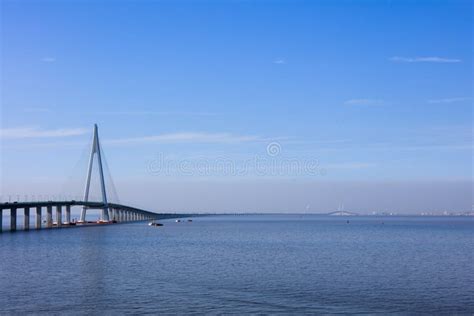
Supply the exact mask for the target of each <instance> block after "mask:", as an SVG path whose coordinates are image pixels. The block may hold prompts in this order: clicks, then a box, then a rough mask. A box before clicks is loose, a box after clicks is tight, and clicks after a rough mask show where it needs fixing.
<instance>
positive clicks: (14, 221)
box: [10, 208, 16, 232]
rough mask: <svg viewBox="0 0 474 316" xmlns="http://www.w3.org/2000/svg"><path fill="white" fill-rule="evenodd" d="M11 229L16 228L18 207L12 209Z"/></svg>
mask: <svg viewBox="0 0 474 316" xmlns="http://www.w3.org/2000/svg"><path fill="white" fill-rule="evenodd" d="M10 230H11V231H12V232H14V231H15V230H16V208H11V209H10Z"/></svg>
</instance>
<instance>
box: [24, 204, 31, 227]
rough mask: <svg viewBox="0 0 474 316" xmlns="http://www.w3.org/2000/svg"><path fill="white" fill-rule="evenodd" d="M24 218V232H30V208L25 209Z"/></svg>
mask: <svg viewBox="0 0 474 316" xmlns="http://www.w3.org/2000/svg"><path fill="white" fill-rule="evenodd" d="M24 213H25V214H24V215H25V216H24V217H23V229H24V230H29V229H30V208H29V207H25V208H24Z"/></svg>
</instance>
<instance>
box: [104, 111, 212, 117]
mask: <svg viewBox="0 0 474 316" xmlns="http://www.w3.org/2000/svg"><path fill="white" fill-rule="evenodd" d="M99 114H103V115H162V116H215V115H218V114H217V113H214V112H191V111H175V112H173V111H170V112H168V111H149V110H136V111H110V112H99Z"/></svg>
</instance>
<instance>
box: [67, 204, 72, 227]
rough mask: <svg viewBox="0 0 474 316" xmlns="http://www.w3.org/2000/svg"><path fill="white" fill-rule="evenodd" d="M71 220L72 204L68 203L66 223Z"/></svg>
mask: <svg viewBox="0 0 474 316" xmlns="http://www.w3.org/2000/svg"><path fill="white" fill-rule="evenodd" d="M70 222H71V205H66V223H68V224H69V223H70Z"/></svg>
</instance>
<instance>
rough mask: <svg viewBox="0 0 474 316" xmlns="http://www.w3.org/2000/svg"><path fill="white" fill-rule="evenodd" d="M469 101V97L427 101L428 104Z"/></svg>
mask: <svg viewBox="0 0 474 316" xmlns="http://www.w3.org/2000/svg"><path fill="white" fill-rule="evenodd" d="M468 100H471V98H469V97H458V98H445V99H435V100H428V103H455V102H463V101H468Z"/></svg>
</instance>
